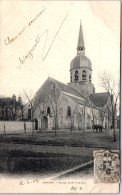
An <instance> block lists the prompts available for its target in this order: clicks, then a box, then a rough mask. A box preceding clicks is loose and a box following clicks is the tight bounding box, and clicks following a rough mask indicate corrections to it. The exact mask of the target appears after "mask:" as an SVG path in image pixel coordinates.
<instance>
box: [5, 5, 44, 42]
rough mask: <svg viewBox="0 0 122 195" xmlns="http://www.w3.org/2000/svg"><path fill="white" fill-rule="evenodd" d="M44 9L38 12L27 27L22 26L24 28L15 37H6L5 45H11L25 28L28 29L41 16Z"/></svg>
mask: <svg viewBox="0 0 122 195" xmlns="http://www.w3.org/2000/svg"><path fill="white" fill-rule="evenodd" d="M45 9H46V8H44V9H43V10H42V11H40V12H39V13H38V14H37V15H36V16H35V17H34V18H33V19H32V20H31V21H29V23H28V25H27V26H24V27H23V28H22V30H21V31H20V32H19V33H18V34H17V35H16V36H15V37H13V38H10V37H9V36H8V37H7V38H6V39H5V40H4V43H5V45H9V44H11V43H13V42H14V41H15V40H16V39H17V38H18V37H19V36H20V35H22V34H23V32H24V31H25V30H26V29H27V28H29V27H30V26H31V25H32V24H33V23H34V22H35V21H36V20H37V18H39V17H40V16H41V15H42V13H43V12H44V11H45Z"/></svg>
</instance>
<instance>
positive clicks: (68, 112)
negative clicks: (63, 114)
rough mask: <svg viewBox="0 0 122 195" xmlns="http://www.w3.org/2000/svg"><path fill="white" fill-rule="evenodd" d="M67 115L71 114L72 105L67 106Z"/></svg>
mask: <svg viewBox="0 0 122 195" xmlns="http://www.w3.org/2000/svg"><path fill="white" fill-rule="evenodd" d="M67 116H71V108H70V106H68V108H67Z"/></svg>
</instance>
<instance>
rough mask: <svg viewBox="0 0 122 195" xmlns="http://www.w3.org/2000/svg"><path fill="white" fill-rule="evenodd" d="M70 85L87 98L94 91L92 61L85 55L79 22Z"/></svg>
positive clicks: (71, 64)
mask: <svg viewBox="0 0 122 195" xmlns="http://www.w3.org/2000/svg"><path fill="white" fill-rule="evenodd" d="M68 85H69V86H70V87H73V88H75V89H77V90H78V91H79V92H81V93H82V94H83V95H84V96H86V97H87V98H88V97H89V95H90V94H93V93H94V85H93V84H92V63H91V61H90V59H89V58H88V57H86V56H85V44H84V37H83V30H82V25H81V22H80V29H79V36H78V44H77V55H76V57H74V58H73V60H72V61H71V63H70V83H69V84H68Z"/></svg>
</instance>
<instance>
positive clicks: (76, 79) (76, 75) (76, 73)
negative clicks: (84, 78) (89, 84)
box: [75, 70, 78, 81]
mask: <svg viewBox="0 0 122 195" xmlns="http://www.w3.org/2000/svg"><path fill="white" fill-rule="evenodd" d="M75 81H78V71H77V70H76V71H75Z"/></svg>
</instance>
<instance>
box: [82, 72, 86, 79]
mask: <svg viewBox="0 0 122 195" xmlns="http://www.w3.org/2000/svg"><path fill="white" fill-rule="evenodd" d="M82 80H83V81H86V71H85V70H83V72H82Z"/></svg>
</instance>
